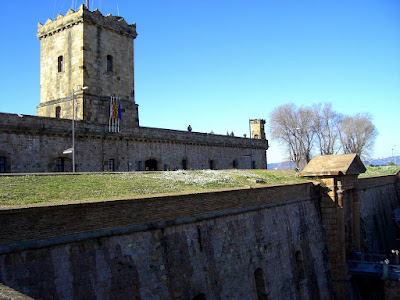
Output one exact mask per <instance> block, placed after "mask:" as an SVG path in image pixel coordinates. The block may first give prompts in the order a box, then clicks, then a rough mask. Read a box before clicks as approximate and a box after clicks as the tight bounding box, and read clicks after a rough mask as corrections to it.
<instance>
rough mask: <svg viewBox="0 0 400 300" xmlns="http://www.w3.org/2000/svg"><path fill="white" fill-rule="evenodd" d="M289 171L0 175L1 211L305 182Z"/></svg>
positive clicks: (375, 170) (372, 171)
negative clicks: (7, 208)
mask: <svg viewBox="0 0 400 300" xmlns="http://www.w3.org/2000/svg"><path fill="white" fill-rule="evenodd" d="M396 170H397V168H396V167H394V166H384V167H368V168H367V172H366V173H365V174H362V175H361V176H360V177H370V176H379V175H387V174H394V173H395V172H396ZM308 180H309V179H307V178H301V177H296V176H295V173H294V171H292V170H220V171H210V170H199V171H174V172H135V173H120V174H109V173H104V174H84V175H51V176H37V175H25V176H0V207H1V206H3V207H4V206H9V205H29V204H34V203H50V202H51V203H63V202H74V201H77V202H85V201H96V200H104V199H125V198H135V197H141V196H149V195H155V194H173V193H182V192H188V193H190V192H199V191H205V190H214V189H223V188H236V187H245V186H252V187H255V186H262V185H277V184H292V183H298V182H305V181H308Z"/></svg>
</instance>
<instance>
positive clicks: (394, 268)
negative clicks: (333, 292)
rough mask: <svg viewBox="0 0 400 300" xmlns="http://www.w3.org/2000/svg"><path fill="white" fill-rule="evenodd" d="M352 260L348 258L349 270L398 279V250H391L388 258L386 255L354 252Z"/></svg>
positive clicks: (399, 278) (399, 265)
mask: <svg viewBox="0 0 400 300" xmlns="http://www.w3.org/2000/svg"><path fill="white" fill-rule="evenodd" d="M353 258H354V260H348V261H347V265H348V266H349V272H350V274H353V275H367V276H373V277H381V278H382V279H390V280H400V264H399V252H398V251H392V255H390V260H389V258H388V257H387V256H386V255H381V254H366V253H361V252H354V254H353Z"/></svg>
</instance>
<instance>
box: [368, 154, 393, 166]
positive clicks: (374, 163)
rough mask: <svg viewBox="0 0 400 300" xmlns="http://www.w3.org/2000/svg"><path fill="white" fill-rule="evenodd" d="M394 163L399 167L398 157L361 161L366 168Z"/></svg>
mask: <svg viewBox="0 0 400 300" xmlns="http://www.w3.org/2000/svg"><path fill="white" fill-rule="evenodd" d="M394 162H396V164H397V165H400V156H395V157H393V156H389V157H382V158H373V159H371V160H365V161H363V163H364V165H366V166H384V165H388V164H390V163H394Z"/></svg>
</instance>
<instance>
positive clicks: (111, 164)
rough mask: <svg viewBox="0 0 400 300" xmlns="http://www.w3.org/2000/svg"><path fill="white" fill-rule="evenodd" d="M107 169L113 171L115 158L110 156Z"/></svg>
mask: <svg viewBox="0 0 400 300" xmlns="http://www.w3.org/2000/svg"><path fill="white" fill-rule="evenodd" d="M108 170H109V171H111V172H113V171H115V159H114V158H111V159H109V160H108Z"/></svg>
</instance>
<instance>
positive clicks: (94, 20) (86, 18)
mask: <svg viewBox="0 0 400 300" xmlns="http://www.w3.org/2000/svg"><path fill="white" fill-rule="evenodd" d="M83 22H87V23H91V24H94V25H97V26H101V27H104V28H108V29H110V30H113V31H116V32H119V33H122V34H124V35H128V36H131V37H133V38H136V36H137V32H136V23H133V24H130V25H129V24H128V23H127V22H126V21H125V19H124V18H122V17H119V16H113V15H111V14H108V15H106V16H103V14H102V13H101V12H100V11H99V10H97V9H96V10H94V11H90V10H88V9H87V8H86V6H85V5H83V4H82V5H81V6H80V7H79V9H78V10H77V11H74V10H73V9H70V10H69V11H68V12H67V13H66V14H65V15H61V14H59V15H58V16H57V18H56V19H55V20H52V19H48V20H47V21H46V23H45V24H44V25H43V24H41V23H39V24H38V33H37V37H38V38H39V39H42V38H46V37H47V36H51V35H53V34H54V33H57V32H60V31H62V30H65V29H67V28H70V27H72V26H75V25H77V24H80V23H83Z"/></svg>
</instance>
